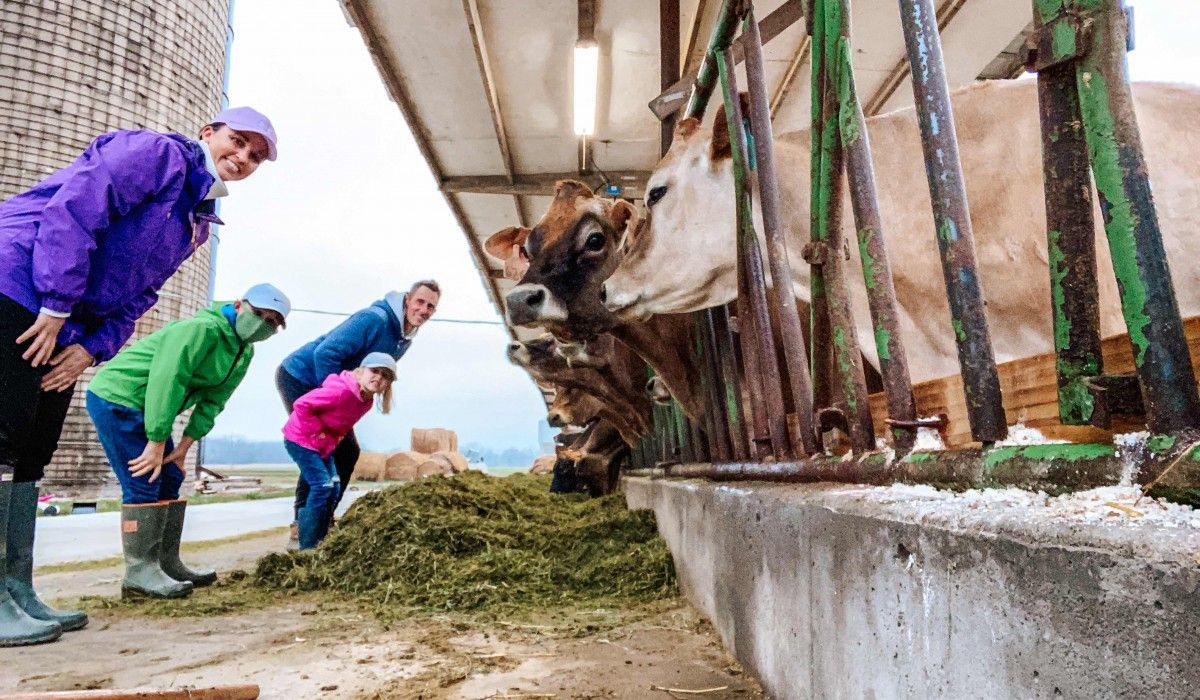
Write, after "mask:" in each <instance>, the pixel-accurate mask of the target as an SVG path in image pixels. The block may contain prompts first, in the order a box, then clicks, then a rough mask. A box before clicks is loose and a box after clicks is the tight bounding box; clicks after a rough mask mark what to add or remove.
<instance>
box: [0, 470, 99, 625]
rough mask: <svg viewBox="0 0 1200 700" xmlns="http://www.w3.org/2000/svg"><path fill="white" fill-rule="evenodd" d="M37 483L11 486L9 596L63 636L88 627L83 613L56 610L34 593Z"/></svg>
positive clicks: (9, 507)
mask: <svg viewBox="0 0 1200 700" xmlns="http://www.w3.org/2000/svg"><path fill="white" fill-rule="evenodd" d="M37 499H38V487H37V482H34V481H24V482H21V483H16V484H13V485H12V499H11V501H10V502H9V506H8V576H7V577H6V578H5V584H6V586H7V588H8V594H9V595H10V596H12V599H13V600H15V601H16V602H17V605H20V606H21V609H23V610H24V611H25V612H26V613H27V614H28V615H29V616H30V617H32V618H33V619H35V620H49V621H51V622H57V623H58V624H59V625H60V626H62V629H63V632H71V631H74V630H77V629H81V628H82V627H83V626H84V625H86V624H87V623H88V616H87V613H85V612H83V611H82V610H65V611H64V610H55V609H54V608H52V607H50V606H49V605H46V604H45V603H44V602H42V599H41V598H39V597H38V594H37V591H35V590H33V533H34V530H35V529H36V527H37Z"/></svg>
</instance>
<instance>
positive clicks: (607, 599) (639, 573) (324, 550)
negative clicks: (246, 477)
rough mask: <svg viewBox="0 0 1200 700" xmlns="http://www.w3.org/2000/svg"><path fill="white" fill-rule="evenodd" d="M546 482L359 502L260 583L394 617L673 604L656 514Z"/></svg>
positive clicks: (480, 485)
mask: <svg viewBox="0 0 1200 700" xmlns="http://www.w3.org/2000/svg"><path fill="white" fill-rule="evenodd" d="M548 486H549V477H547V476H529V475H521V474H518V475H513V476H510V477H507V478H504V479H497V478H491V477H487V476H485V475H483V474H479V473H475V472H468V473H465V474H459V475H456V476H453V477H427V478H425V479H422V480H420V481H418V482H414V483H411V484H403V485H399V486H393V487H390V488H387V489H383V490H380V491H375V492H372V493H369V494H367V495H365V496H363V497H362V498H360V499H359V500H358V501H357V502H356V503H355V504H354V506H353V508H351V510H350V512H349V513H347V514H346V516H345V517H343V518H341V519H339V520H338V525H337V527H336V528H334V529H333V531H332V532H331V533H330V535H329V537H328V538H326V540H325V542H323V543H322V544H321V546H320V547H319V548H318V549H317V550H316V551H315V552H312V553H300V554H271V555H268V556H266V557H264V558H263V559H262V560H260V561H259V565H258V569H257V571H256V572H255V581H256V582H257V583H258V584H259V585H260V586H264V587H268V588H274V589H286V590H297V591H312V590H332V591H339V592H342V593H347V594H354V595H358V596H362V597H364V598H365V599H367V600H368V601H373V602H374V603H375V607H376V609H377V612H379V613H381V614H382V615H384V616H385V617H386V616H387V609H396V610H403V609H405V608H407V609H413V608H416V609H419V610H425V611H435V612H436V611H453V612H491V613H500V612H505V611H517V612H520V611H537V610H540V609H543V608H545V607H547V606H567V605H575V606H582V605H587V606H603V605H608V606H612V607H623V606H626V605H630V604H635V603H636V604H640V603H644V602H646V601H651V600H657V599H661V598H666V597H670V596H674V595H675V594H676V588H675V572H674V569H673V567H672V564H671V557H670V554H669V552H668V551H667V548H666V545H665V543H664V542H663V541H662V540H661V539H660V538H659V537H658V534H657V532H656V529H655V526H654V516H653V514H651V513H646V512H632V511H629V510H628V509H626V507H625V503H624V499H623V498H621V497H620V496H616V495H614V496H607V497H604V498H597V499H588V498H585V497H583V496H579V495H572V496H562V495H556V494H551V493H549V490H548Z"/></svg>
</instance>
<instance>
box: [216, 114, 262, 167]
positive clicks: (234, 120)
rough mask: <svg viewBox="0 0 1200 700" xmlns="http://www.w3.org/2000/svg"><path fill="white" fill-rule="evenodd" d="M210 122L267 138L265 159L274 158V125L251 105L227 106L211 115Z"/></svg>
mask: <svg viewBox="0 0 1200 700" xmlns="http://www.w3.org/2000/svg"><path fill="white" fill-rule="evenodd" d="M210 123H211V124H217V123H220V124H227V125H228V126H229V128H230V129H233V130H234V131H253V132H254V133H256V134H259V135H261V136H262V137H263V138H264V139H266V140H267V160H275V156H276V155H278V151H276V150H275V127H273V126H271V120H270V119H267V117H266V115H264V114H263V113H262V112H259V111H258V110H256V109H254V108H253V107H229V108H227V109H223V110H221V112H220V113H219V114H217V116H215V117H213V120H212V122H210Z"/></svg>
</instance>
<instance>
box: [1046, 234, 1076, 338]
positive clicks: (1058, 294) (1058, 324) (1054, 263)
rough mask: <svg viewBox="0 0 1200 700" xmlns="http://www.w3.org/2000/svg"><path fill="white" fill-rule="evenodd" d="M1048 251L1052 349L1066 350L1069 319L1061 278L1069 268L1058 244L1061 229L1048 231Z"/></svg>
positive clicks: (1063, 277)
mask: <svg viewBox="0 0 1200 700" xmlns="http://www.w3.org/2000/svg"><path fill="white" fill-rule="evenodd" d="M1047 238H1048V239H1049V244H1050V245H1049V252H1050V298H1051V301H1052V302H1053V305H1054V349H1055V350H1066V349H1068V348H1070V347H1071V319H1070V318H1069V317H1068V316H1067V295H1066V292H1065V291H1064V290H1063V280H1064V279H1066V277H1067V272H1069V271H1070V268H1068V267H1067V256H1066V255H1065V254H1064V253H1063V251H1062V246H1061V245H1059V239H1060V238H1062V231H1058V230H1052V231H1050V232H1049V234H1048V236H1047Z"/></svg>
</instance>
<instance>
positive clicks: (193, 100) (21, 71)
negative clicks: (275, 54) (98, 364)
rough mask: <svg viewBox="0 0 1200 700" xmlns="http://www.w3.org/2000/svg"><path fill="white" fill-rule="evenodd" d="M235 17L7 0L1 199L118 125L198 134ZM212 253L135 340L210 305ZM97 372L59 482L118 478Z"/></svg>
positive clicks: (97, 484) (79, 399)
mask: <svg viewBox="0 0 1200 700" xmlns="http://www.w3.org/2000/svg"><path fill="white" fill-rule="evenodd" d="M228 16H229V0H186V1H179V2H162V1H161V0H120V1H119V2H118V1H115V0H29V1H24V2H2V3H0V199H4V198H7V197H9V196H11V195H13V194H16V193H18V192H21V191H23V190H25V189H27V188H28V187H29V186H31V185H33V184H34V183H36V182H38V181H40V180H42V179H43V178H45V177H46V176H48V175H50V174H51V173H53V172H54V171H55V170H58V169H59V168H61V167H63V166H65V165H67V164H68V163H70V162H71V161H72V160H74V159H75V157H76V156H78V155H79V153H81V152H82V151H83V149H84V148H85V147H86V146H87V144H88V143H89V142H90V141H91V140H92V139H93V138H95V137H96V136H98V135H100V134H102V133H105V132H107V131H112V130H114V129H154V130H157V131H176V132H180V133H183V134H187V135H189V136H194V135H195V134H196V132H198V131H199V129H200V127H201V126H203V125H204V124H206V123H207V122H208V120H209V119H211V118H212V116H213V115H214V114H216V112H217V111H218V109H219V108H220V101H221V86H222V76H223V74H224V69H225V36H226V25H227V21H228ZM210 251H211V244H206V245H204V246H202V247H201V248H200V249H199V250H197V251H196V252H195V254H193V255H192V257H191V258H190V259H188V261H187V262H185V263H184V264H183V266H182V267H181V268H180V270H179V272H178V273H176V274H175V276H174V277H172V278H171V279H170V280H169V281H168V282H167V284H166V285H165V286H164V287H163V289H162V290H161V291H160V293H159V297H160V299H159V302H158V304H157V305H155V307H154V308H153V309H151V310H150V311H149V312H148V313H147V314H146V315H145V316H143V317H142V319H141V320H140V321H138V324H137V329H136V331H135V332H134V336H133V339H134V340H136V339H137V338H141V337H143V336H146V335H149V334H150V333H152V332H154V331H156V330H158V329H159V328H162V327H163V326H164V325H166V323H167V322H168V321H172V320H175V319H177V318H184V317H187V316H191V315H192V314H194V313H195V312H196V311H197V310H198V309H200V308H202V307H203V306H205V305H206V304H207V301H208V285H209V271H210V266H211V263H210V257H209V256H210ZM91 374H92V373H91V371H89V372H88V373H86V374H84V378H83V381H81V382H80V383H79V385H78V387H77V389H76V392H75V398H74V400H73V403H72V406H71V412H70V414H68V416H67V423H66V426H65V427H64V429H63V436H62V441H61V443H60V448H59V451H58V453H57V454H55V457H54V461H53V462H52V463H51V465H50V466H49V468H48V469H47V471H46V479H45V481H44V482H43V486H44V487H45V488H47V489H48V490H53V491H57V492H60V493H77V494H80V495H96V494H97V492H99V491H103V490H105V489H106V487H107V488H109V489H112V488H115V485H114V483H113V482H114V478H113V476H112V473H111V470H110V469H109V466H108V462H107V460H105V458H104V452H103V450H102V449H101V448H100V443H99V442H97V441H96V439H95V431H94V429H93V427H92V424H91V421H90V420H89V419H88V415H87V411H86V409H85V408H84V403H83V396H84V387H85V386H86V382H87V380H88V379H90V378H91ZM195 453H196V451H195V450H193V451H192V455H190V459H194V458H195Z"/></svg>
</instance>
